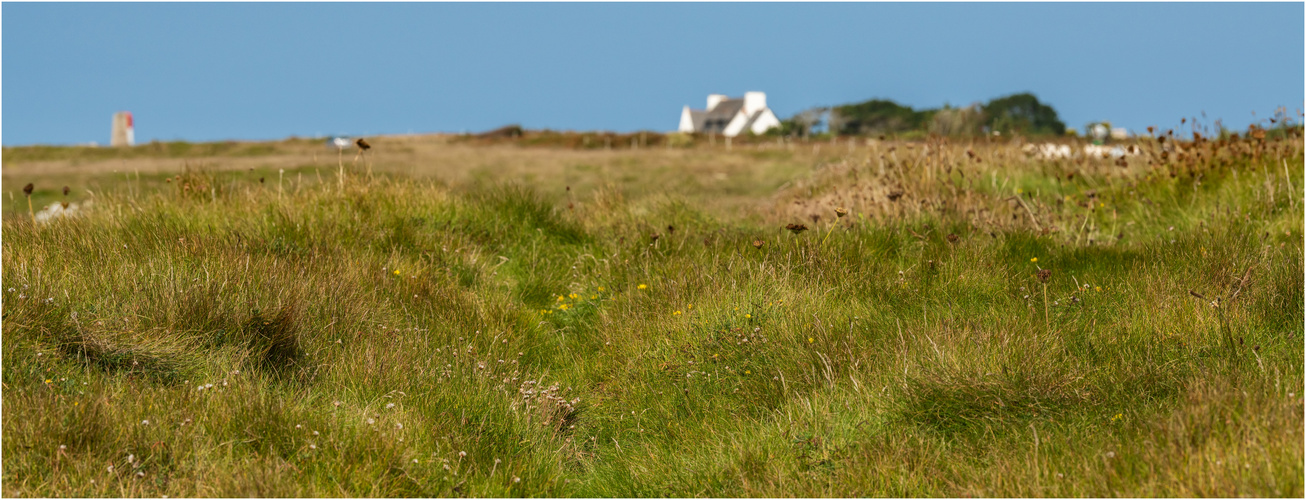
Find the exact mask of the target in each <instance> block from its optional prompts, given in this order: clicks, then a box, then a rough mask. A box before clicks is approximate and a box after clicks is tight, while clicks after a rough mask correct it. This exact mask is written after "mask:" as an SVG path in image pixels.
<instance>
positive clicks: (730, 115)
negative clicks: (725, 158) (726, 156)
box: [679, 92, 780, 137]
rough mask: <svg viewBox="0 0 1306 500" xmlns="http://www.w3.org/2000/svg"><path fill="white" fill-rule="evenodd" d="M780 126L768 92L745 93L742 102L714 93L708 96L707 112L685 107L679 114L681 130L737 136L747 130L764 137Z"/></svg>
mask: <svg viewBox="0 0 1306 500" xmlns="http://www.w3.org/2000/svg"><path fill="white" fill-rule="evenodd" d="M779 126H780V119H779V118H776V117H775V113H772V112H771V108H768V107H766V93H765V92H745V93H744V97H743V98H740V99H731V98H729V97H726V96H724V95H721V94H711V95H709V96H707V109H689V106H685V109H684V110H683V111H681V112H680V129H679V130H680V131H681V132H701V133H705V134H707V133H711V134H721V135H724V136H726V137H734V136H737V135H739V134H742V133H744V132H746V131H752V132H753V133H754V134H761V133H765V132H766V131H767V130H770V129H772V128H776V127H779Z"/></svg>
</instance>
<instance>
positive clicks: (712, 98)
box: [707, 94, 729, 111]
mask: <svg viewBox="0 0 1306 500" xmlns="http://www.w3.org/2000/svg"><path fill="white" fill-rule="evenodd" d="M726 99H729V97H726V96H725V95H724V94H708V95H707V110H708V111H712V108H715V107H716V105H717V104H721V101H724V100H726Z"/></svg>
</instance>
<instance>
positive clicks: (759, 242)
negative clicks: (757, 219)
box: [753, 240, 766, 249]
mask: <svg viewBox="0 0 1306 500" xmlns="http://www.w3.org/2000/svg"><path fill="white" fill-rule="evenodd" d="M763 245H766V242H765V241H762V240H753V248H759V249H760V248H762V246H763Z"/></svg>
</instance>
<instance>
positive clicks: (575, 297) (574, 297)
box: [568, 293, 580, 299]
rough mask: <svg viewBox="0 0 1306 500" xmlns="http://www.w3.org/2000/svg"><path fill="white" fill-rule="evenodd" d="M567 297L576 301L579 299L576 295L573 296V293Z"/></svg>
mask: <svg viewBox="0 0 1306 500" xmlns="http://www.w3.org/2000/svg"><path fill="white" fill-rule="evenodd" d="M568 297H571V298H573V299H578V298H580V296H579V295H576V294H574V293H573V294H571V295H568Z"/></svg>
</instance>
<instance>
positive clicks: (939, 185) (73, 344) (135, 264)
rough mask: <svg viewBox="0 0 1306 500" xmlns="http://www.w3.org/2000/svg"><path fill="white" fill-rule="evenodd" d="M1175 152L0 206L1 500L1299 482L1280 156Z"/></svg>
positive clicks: (1227, 492)
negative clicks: (842, 213) (574, 183)
mask: <svg viewBox="0 0 1306 500" xmlns="http://www.w3.org/2000/svg"><path fill="white" fill-rule="evenodd" d="M383 144H384V143H378V150H379V151H381V156H378V168H381V169H382V171H384V166H383V165H382V163H383V162H384V161H385V156H384V155H385V152H384V149H383ZM1169 144H1170V146H1165V145H1164V143H1161V144H1157V143H1150V144H1144V145H1143V147H1144V149H1145V150H1146V152H1145V153H1144V154H1142V155H1140V156H1137V157H1131V159H1128V160H1126V162H1125V165H1124V166H1120V165H1118V164H1117V163H1116V162H1115V160H1113V159H1101V158H1085V159H1080V160H1077V161H1059V162H1045V161H1039V160H1034V159H1030V158H1026V157H1024V156H1023V155H1021V154H1020V152H1019V149H1018V148H1017V147H1015V146H1012V145H1005V144H1004V145H993V146H984V145H979V144H948V143H945V142H942V141H935V142H925V143H901V142H899V143H888V142H886V143H881V144H877V145H874V146H871V147H858V148H850V152H847V153H845V152H844V151H843V150H839V151H837V152H835V153H837V154H834V153H832V154H834V155H833V156H823V157H819V158H818V159H815V160H813V161H815V162H816V163H815V165H814V168H812V169H810V170H807V171H805V172H802V173H800V174H797V175H793V176H791V177H790V178H789V179H788V182H787V183H786V185H785V186H783V187H782V188H781V189H780V190H779V191H775V190H774V189H772V188H767V189H760V188H756V187H750V188H748V189H747V190H744V191H741V192H735V193H732V192H731V190H730V189H731V188H730V187H729V186H721V187H714V188H710V189H709V188H702V189H701V190H698V191H695V189H698V188H691V189H688V190H687V191H686V192H689V193H695V194H691V195H688V196H680V195H676V194H675V193H674V191H672V192H671V193H670V194H669V193H668V191H671V190H664V189H658V188H657V187H656V186H649V185H647V183H646V182H645V181H646V180H647V179H648V178H647V177H638V176H635V177H632V178H631V179H632V180H631V181H629V182H624V183H623V182H622V181H621V180H620V179H621V174H622V173H623V172H625V171H623V170H619V169H618V170H610V171H606V172H607V173H606V174H605V175H610V177H609V178H608V181H607V182H605V183H596V182H594V181H593V180H585V184H581V185H582V186H584V188H583V189H580V188H578V189H574V190H563V189H561V187H560V186H559V184H563V183H566V185H568V186H570V182H571V181H565V180H564V181H557V180H551V181H549V182H544V183H537V185H535V186H528V185H525V184H520V183H512V182H505V181H502V180H499V181H490V180H481V181H474V182H467V183H461V184H452V185H450V184H445V183H438V182H429V181H425V180H421V179H412V178H407V177H405V176H398V175H394V174H391V175H388V176H383V177H381V178H379V179H378V180H376V181H374V182H366V181H364V180H363V179H360V178H358V177H353V178H351V179H350V180H349V183H348V184H347V187H346V189H345V190H344V191H343V192H341V191H340V190H338V189H336V187H335V185H334V182H333V181H334V179H331V180H328V181H327V182H324V183H322V184H309V185H307V186H302V187H300V188H297V189H288V190H286V192H285V193H283V194H281V195H280V196H279V195H278V192H276V191H274V190H271V189H262V188H259V187H257V185H256V184H255V182H256V181H248V180H246V181H244V182H245V184H241V183H240V181H238V180H233V179H224V178H220V175H219V174H218V173H213V172H200V171H195V172H191V173H189V174H186V175H187V176H188V177H185V178H183V179H174V180H173V181H171V182H168V183H166V184H164V185H163V186H162V188H161V189H158V190H156V191H153V192H151V191H148V190H146V191H145V192H144V193H142V192H141V191H140V190H135V191H125V190H120V191H107V192H103V193H101V194H100V195H99V198H97V203H96V204H95V205H94V207H93V208H92V209H91V210H89V211H86V212H84V213H82V214H80V215H79V216H77V217H72V218H67V219H59V220H55V221H53V222H51V223H49V224H41V225H36V224H34V223H32V222H31V221H30V220H28V219H27V218H26V217H14V216H11V217H7V218H6V219H5V221H4V226H3V230H4V240H3V268H4V271H5V272H4V278H3V287H4V292H3V299H4V305H5V308H4V327H3V328H4V330H3V333H4V345H3V383H4V386H3V389H4V391H3V404H4V409H5V411H4V414H3V438H4V440H3V451H4V458H3V465H4V470H3V476H4V477H3V479H4V481H3V489H4V493H5V494H6V495H12V496H158V495H165V494H166V495H169V496H183V495H185V496H244V495H253V496H945V495H946V496H963V495H982V496H1116V495H1122V496H1236V495H1254V496H1301V495H1302V494H1303V481H1302V474H1303V446H1302V442H1303V434H1302V428H1303V427H1302V424H1303V419H1302V416H1303V415H1302V408H1303V399H1302V393H1303V378H1302V366H1303V354H1302V353H1303V344H1302V333H1303V327H1302V325H1303V321H1304V319H1303V277H1302V276H1303V253H1302V251H1303V246H1302V234H1303V233H1302V229H1303V227H1302V217H1303V209H1302V206H1303V204H1302V201H1303V200H1302V199H1301V198H1302V196H1301V186H1302V185H1303V180H1304V179H1303V178H1302V169H1303V165H1302V160H1301V155H1302V144H1301V138H1300V136H1299V135H1295V136H1293V137H1291V138H1287V139H1284V140H1269V141H1267V140H1264V139H1263V138H1261V139H1259V140H1258V139H1257V138H1255V137H1248V138H1242V139H1238V140H1233V141H1221V142H1220V143H1214V142H1198V143H1191V142H1188V143H1181V144H1178V145H1176V144H1175V143H1174V142H1173V141H1171V142H1170V143H1169ZM1167 147H1175V148H1177V149H1166V148H1167ZM831 149H833V148H831ZM967 150H969V151H970V153H971V154H969V155H968V154H967ZM1198 151H1201V152H1203V154H1202V155H1201V156H1200V157H1198V156H1197V154H1196V153H1197V152H1198ZM1162 153H1166V155H1165V156H1166V157H1165V158H1164V159H1162V158H1161V156H1162V155H1161V154H1162ZM1181 153H1182V155H1183V156H1182V157H1180V156H1179V155H1180V154H1181ZM538 154H541V155H544V154H553V153H550V152H547V151H545V152H539V153H538ZM648 154H650V155H652V154H666V153H665V152H662V153H655V152H648ZM676 154H702V155H720V153H716V152H706V151H705V152H700V153H694V152H688V153H676ZM758 154H760V153H757V152H749V151H748V150H743V149H741V151H740V152H739V153H735V154H733V155H728V156H730V157H732V158H734V159H733V160H732V161H742V162H745V163H746V162H748V161H758V162H761V161H767V160H764V159H760V158H759V157H757V156H755V155H758ZM626 158H628V160H625V161H627V162H628V165H627V167H626V168H628V169H629V170H632V171H633V170H638V169H640V168H641V167H642V165H641V164H640V161H641V160H640V158H642V157H640V156H638V155H634V156H629V157H626ZM659 158H664V157H659ZM977 158H978V160H977ZM659 161H662V160H659ZM1149 162H1150V165H1149ZM779 171H787V170H784V169H783V168H782V169H780V170H779ZM1171 174H1173V175H1171ZM570 175H574V176H575V177H576V178H583V177H584V174H583V173H577V172H572V174H570ZM631 175H636V174H631ZM642 175H666V176H667V177H665V178H674V177H676V176H677V175H678V172H677V171H676V170H675V169H674V167H670V169H669V170H667V173H665V174H659V173H653V174H642ZM177 183H182V184H184V185H187V186H189V185H201V184H207V185H211V186H226V189H222V190H218V189H212V190H193V191H195V192H193V193H192V191H188V190H186V189H184V188H182V187H178V186H179V184H177ZM759 185H766V183H765V182H763V183H760V184H759ZM1285 185H1286V187H1285ZM759 193H770V195H769V196H759ZM732 197H733V199H731V198H732ZM720 207H746V209H743V210H723V209H721V208H720ZM834 207H845V208H847V209H848V211H849V212H850V214H849V215H848V216H847V217H843V218H838V217H836V215H835V213H834V211H833V208H834ZM787 223H804V224H807V225H808V226H809V227H810V228H811V229H812V230H810V231H807V232H803V233H799V234H792V233H790V232H789V231H785V230H784V229H783V228H784V225H785V224H787ZM654 235H656V238H655V237H654ZM756 240H762V241H763V243H764V244H763V245H762V246H761V248H758V247H756V246H755V245H754V241H756ZM1040 270H1050V271H1051V274H1050V276H1047V283H1046V286H1047V288H1046V295H1045V294H1044V288H1043V283H1042V282H1041V281H1040V278H1039V276H1038V273H1039V271H1040ZM1045 297H1046V299H1045ZM1217 297H1218V298H1219V299H1218V302H1217V300H1216V298H1217ZM1045 314H1046V317H1045Z"/></svg>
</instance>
